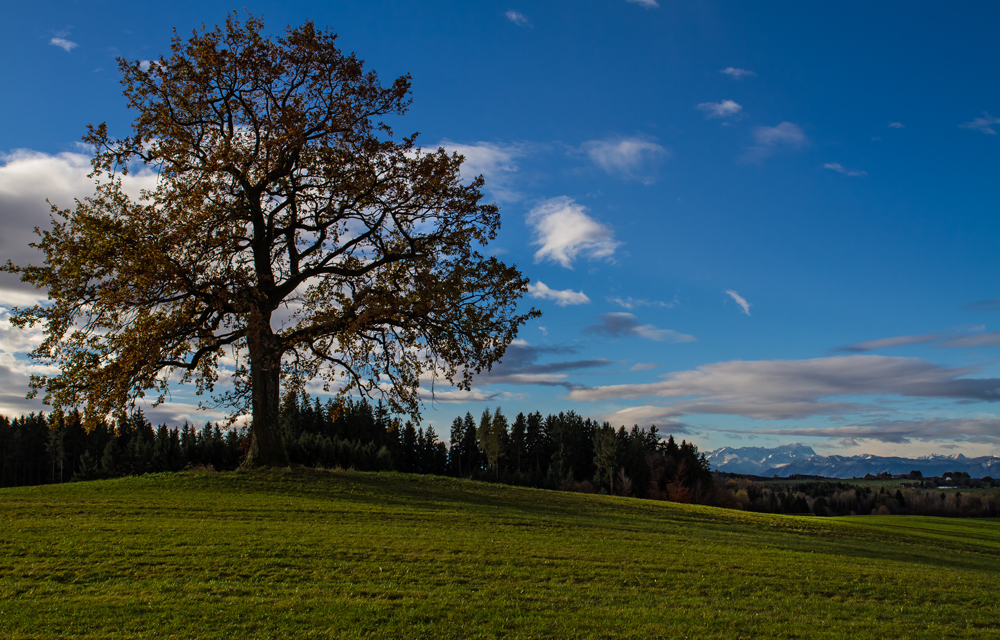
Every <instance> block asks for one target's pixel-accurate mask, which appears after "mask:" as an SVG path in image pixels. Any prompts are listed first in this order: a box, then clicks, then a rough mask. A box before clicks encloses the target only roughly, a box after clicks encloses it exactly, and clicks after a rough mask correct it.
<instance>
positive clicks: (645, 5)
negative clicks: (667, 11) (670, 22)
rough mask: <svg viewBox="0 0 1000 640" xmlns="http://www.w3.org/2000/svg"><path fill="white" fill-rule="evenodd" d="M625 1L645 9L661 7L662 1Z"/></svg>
mask: <svg viewBox="0 0 1000 640" xmlns="http://www.w3.org/2000/svg"><path fill="white" fill-rule="evenodd" d="M625 2H631V3H632V4H637V5H639V6H640V7H642V8H644V9H659V8H660V3H659V2H657V1H656V0H625Z"/></svg>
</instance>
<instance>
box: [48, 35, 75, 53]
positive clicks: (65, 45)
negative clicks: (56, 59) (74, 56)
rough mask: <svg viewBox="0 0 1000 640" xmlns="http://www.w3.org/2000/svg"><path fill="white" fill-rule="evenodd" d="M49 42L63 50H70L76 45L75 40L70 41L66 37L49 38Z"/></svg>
mask: <svg viewBox="0 0 1000 640" xmlns="http://www.w3.org/2000/svg"><path fill="white" fill-rule="evenodd" d="M49 44H51V45H53V46H56V47H59V48H60V49H62V50H63V51H72V50H73V49H74V48H75V47H76V46H77V44H76V43H75V42H71V41H69V40H67V39H66V38H60V37H58V36H57V37H55V38H52V39H51V40H49Z"/></svg>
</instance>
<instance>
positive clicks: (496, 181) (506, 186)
mask: <svg viewBox="0 0 1000 640" xmlns="http://www.w3.org/2000/svg"><path fill="white" fill-rule="evenodd" d="M439 146H441V147H444V148H445V150H446V151H448V152H450V153H459V154H461V155H462V156H463V157H464V158H465V160H464V161H463V162H462V178H463V179H464V180H473V179H474V178H476V177H477V176H479V175H482V176H483V177H484V178H485V179H486V189H487V190H489V192H490V193H491V194H492V195H493V197H495V198H496V199H497V200H500V201H505V202H513V201H516V200H520V199H521V194H520V193H518V192H517V191H516V190H514V188H513V186H512V182H513V181H512V176H513V174H515V173H517V170H518V165H517V159H518V158H520V157H522V156H524V155H525V154H526V153H527V147H526V145H523V144H506V145H504V144H494V143H491V142H476V143H473V144H461V143H458V142H452V141H450V140H443V141H442V142H441V143H440V145H439Z"/></svg>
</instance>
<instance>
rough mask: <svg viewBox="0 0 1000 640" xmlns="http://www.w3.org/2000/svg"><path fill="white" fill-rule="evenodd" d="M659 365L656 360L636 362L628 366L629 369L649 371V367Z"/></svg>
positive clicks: (652, 367) (653, 367)
mask: <svg viewBox="0 0 1000 640" xmlns="http://www.w3.org/2000/svg"><path fill="white" fill-rule="evenodd" d="M658 366H660V365H659V364H658V363H656V362H636V363H635V364H634V365H632V366H631V367H629V369H628V370H629V371H649V370H650V369H655V368H657V367H658Z"/></svg>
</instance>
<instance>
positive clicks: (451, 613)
mask: <svg viewBox="0 0 1000 640" xmlns="http://www.w3.org/2000/svg"><path fill="white" fill-rule="evenodd" d="M998 589H1000V522H998V521H997V520H995V519H977V520H966V519H944V518H930V517H916V516H858V517H848V518H817V517H792V516H779V515H770V514H757V513H750V512H741V511H736V510H724V509H717V508H712V507H704V506H696V505H683V504H676V503H668V502H659V501H651V500H637V499H631V498H621V497H610V496H599V495H583V494H574V493H564V492H552V491H544V490H538V489H526V488H518V487H512V486H506V485H499V484H488V483H481V482H472V481H467V480H456V479H451V478H443V477H435V476H426V475H407V474H399V473H388V472H387V473H361V472H352V471H314V470H304V469H299V470H271V471H258V472H234V473H207V472H184V473H179V474H166V473H164V474H150V475H145V476H139V477H129V478H120V479H114V480H103V481H95V482H81V483H70V484H63V485H48V486H36V487H23V488H10V489H3V490H0V636H2V637H4V638H49V637H72V638H145V637H177V638H189V637H239V638H272V637H288V638H501V637H502V638H996V637H997V636H998V635H1000V599H998V598H997V597H996V596H997V593H998Z"/></svg>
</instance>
